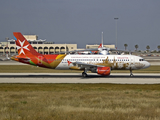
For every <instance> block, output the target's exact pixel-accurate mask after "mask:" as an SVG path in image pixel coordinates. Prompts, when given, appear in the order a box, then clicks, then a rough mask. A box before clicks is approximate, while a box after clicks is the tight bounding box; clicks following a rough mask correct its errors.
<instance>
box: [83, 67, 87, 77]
mask: <svg viewBox="0 0 160 120" xmlns="http://www.w3.org/2000/svg"><path fill="white" fill-rule="evenodd" d="M87 76H88V75H87V69H85V70H84V72H82V77H84V78H85V77H87Z"/></svg>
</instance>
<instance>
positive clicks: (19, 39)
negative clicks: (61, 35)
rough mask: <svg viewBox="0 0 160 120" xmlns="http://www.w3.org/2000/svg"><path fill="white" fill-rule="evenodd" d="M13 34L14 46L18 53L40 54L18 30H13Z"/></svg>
mask: <svg viewBox="0 0 160 120" xmlns="http://www.w3.org/2000/svg"><path fill="white" fill-rule="evenodd" d="M13 35H14V37H15V41H16V46H17V50H18V55H19V56H20V55H30V54H32V55H35V56H37V55H40V53H38V52H37V51H36V50H35V49H34V48H33V47H32V46H31V45H30V44H29V42H28V41H27V40H26V39H25V38H24V36H23V35H22V34H21V33H20V32H13Z"/></svg>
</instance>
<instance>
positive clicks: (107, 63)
mask: <svg viewBox="0 0 160 120" xmlns="http://www.w3.org/2000/svg"><path fill="white" fill-rule="evenodd" d="M13 35H14V38H15V41H16V46H17V50H18V55H15V56H12V57H11V59H12V60H15V61H18V62H21V63H25V64H29V65H34V66H39V67H44V68H50V69H61V70H64V69H71V70H82V71H83V72H82V77H87V72H88V71H91V72H93V73H97V74H99V75H102V76H109V75H110V73H111V70H130V76H133V74H132V70H138V69H144V68H147V67H149V66H150V63H149V62H147V61H145V60H144V59H143V58H142V57H139V56H134V55H100V54H93V55H76V54H48V55H44V54H40V53H38V52H37V51H36V50H35V49H34V48H33V47H32V46H31V45H30V44H29V42H28V41H27V40H26V39H25V38H24V36H23V35H22V34H21V33H20V32H13Z"/></svg>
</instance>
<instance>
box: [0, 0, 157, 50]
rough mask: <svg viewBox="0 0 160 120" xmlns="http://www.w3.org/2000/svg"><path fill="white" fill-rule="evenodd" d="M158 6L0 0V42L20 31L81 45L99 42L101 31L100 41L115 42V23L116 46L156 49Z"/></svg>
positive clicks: (135, 0) (123, 0) (127, 1)
mask: <svg viewBox="0 0 160 120" xmlns="http://www.w3.org/2000/svg"><path fill="white" fill-rule="evenodd" d="M159 6H160V0H0V42H2V41H5V38H6V37H9V38H10V39H13V38H14V36H13V32H21V33H22V34H36V35H38V38H39V39H46V40H47V41H48V42H55V43H57V44H61V43H67V44H69V43H71V44H77V46H78V48H85V47H86V44H100V43H101V33H102V31H103V35H104V37H103V38H104V44H116V27H117V41H118V42H117V48H118V49H124V44H128V47H127V49H128V50H135V45H136V44H137V45H138V46H139V48H138V49H140V50H146V46H147V45H149V46H150V50H157V46H158V45H160V7H159ZM114 18H118V20H117V21H116V20H114ZM116 22H117V24H116Z"/></svg>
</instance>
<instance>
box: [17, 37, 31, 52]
mask: <svg viewBox="0 0 160 120" xmlns="http://www.w3.org/2000/svg"><path fill="white" fill-rule="evenodd" d="M19 43H20V46H17V49H18V50H19V49H21V51H20V53H19V55H20V54H21V53H23V54H24V55H25V53H24V50H23V49H26V50H28V51H29V49H28V46H29V44H28V45H26V46H24V43H25V40H24V41H23V42H21V41H20V40H19Z"/></svg>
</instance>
